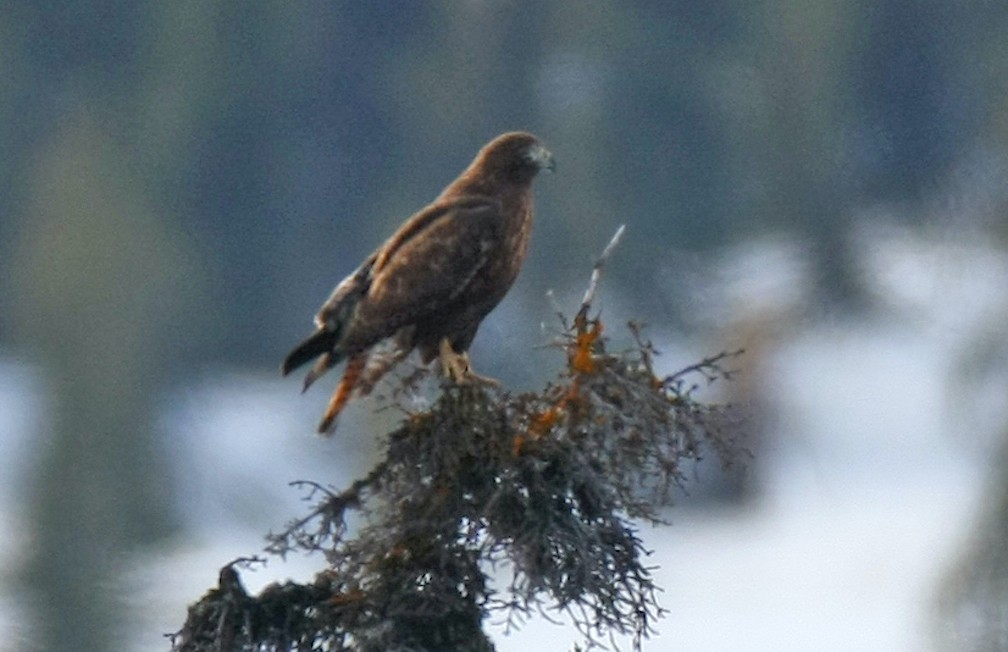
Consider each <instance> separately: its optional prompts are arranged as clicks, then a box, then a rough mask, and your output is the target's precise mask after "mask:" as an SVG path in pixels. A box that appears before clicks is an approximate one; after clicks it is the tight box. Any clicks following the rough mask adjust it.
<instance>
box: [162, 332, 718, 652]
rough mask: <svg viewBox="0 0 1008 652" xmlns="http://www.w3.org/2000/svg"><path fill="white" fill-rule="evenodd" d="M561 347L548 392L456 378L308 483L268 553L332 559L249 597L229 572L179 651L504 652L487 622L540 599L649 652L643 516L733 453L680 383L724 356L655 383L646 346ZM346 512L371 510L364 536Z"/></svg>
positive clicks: (651, 599) (583, 341) (652, 607)
mask: <svg viewBox="0 0 1008 652" xmlns="http://www.w3.org/2000/svg"><path fill="white" fill-rule="evenodd" d="M633 330H634V333H635V334H636V333H637V330H636V329H635V328H634V329H633ZM560 344H561V346H563V347H564V348H565V349H566V351H567V354H568V366H567V369H566V370H565V371H564V372H563V373H562V374H561V376H560V377H559V378H558V379H557V381H556V382H555V383H553V384H551V385H550V386H548V387H547V388H546V389H545V390H544V391H543V392H541V393H538V394H534V393H529V394H522V395H518V396H512V395H511V394H508V393H506V392H503V391H500V390H497V389H493V388H487V387H483V386H477V385H446V386H445V387H444V390H443V392H442V394H441V397H440V399H439V400H438V401H437V402H436V403H435V404H434V405H433V406H432V407H431V408H430V409H429V410H425V411H422V412H417V413H414V414H410V415H408V417H407V418H406V419H405V420H404V422H403V423H402V425H401V426H400V427H399V428H398V429H397V430H396V431H394V432H392V433H391V434H390V435H388V446H387V451H386V455H385V457H384V459H383V460H382V461H381V462H380V463H379V464H378V465H377V467H376V468H374V469H373V470H372V471H371V473H370V474H368V475H367V476H366V477H365V478H363V479H361V480H358V481H357V482H355V483H354V484H353V486H351V487H350V488H349V489H347V490H346V491H344V492H342V493H336V492H334V491H332V490H330V489H328V488H325V487H323V486H321V485H317V484H314V483H300V484H302V485H304V486H307V487H309V488H310V489H311V491H312V492H314V495H313V496H312V498H314V499H315V504H314V508H313V509H312V510H311V511H310V513H309V514H307V515H306V516H305V517H304V518H301V519H299V520H297V521H295V522H293V523H292V524H290V525H289V527H288V528H287V529H286V530H284V531H283V532H281V533H279V534H271V535H270V536H269V538H268V540H269V545H268V547H267V551H268V552H269V553H270V554H273V555H279V556H284V555H286V554H287V553H289V552H295V551H296V552H305V551H307V552H320V553H323V554H324V555H325V558H326V559H327V561H328V567H327V568H326V569H325V570H323V571H321V572H320V573H319V574H318V575H317V576H316V578H315V581H314V583H312V584H311V585H305V586H301V585H297V584H294V583H288V584H286V585H283V586H279V585H273V586H270V587H267V588H266V589H265V590H264V591H263V592H262V593H261V594H260V595H258V596H255V597H252V596H248V595H247V594H245V592H244V591H243V590H241V588H240V584H238V582H237V574H236V573H235V571H234V570H233V569H232V568H231V567H227V568H225V570H224V572H223V574H222V578H224V581H222V587H221V588H218V589H215V590H213V591H211V592H209V593H208V594H207V595H206V596H204V598H203V599H202V600H201V601H200V602H199V603H197V604H196V605H194V606H192V607H191V608H190V611H189V618H188V620H187V622H186V625H185V627H184V628H183V629H182V631H181V632H180V633H179V634H177V635H176V636H175V638H174V649H175V650H178V651H179V652H182V651H185V652H197V651H204V650H218V649H245V650H367V651H372V650H373V651H379V650H382V651H385V650H472V651H482V650H492V649H493V645H492V643H491V642H490V640H489V638H488V637H487V635H486V634H485V633H484V632H483V629H482V624H483V621H484V620H485V618H486V616H487V615H489V614H491V613H494V612H501V613H504V614H506V615H507V618H508V619H509V620H510V621H511V622H514V623H515V624H517V623H520V622H521V621H522V620H524V619H525V618H527V617H529V616H531V615H533V614H534V613H536V612H538V611H539V610H540V609H541V608H542V607H545V608H549V609H556V610H559V611H564V612H566V613H568V614H569V615H570V617H571V618H572V619H573V621H574V622H575V623H576V625H577V627H578V629H579V630H580V633H581V635H582V637H583V638H584V643H585V644H587V645H588V646H589V647H590V646H592V645H599V644H601V641H603V640H609V639H610V637H611V636H612V635H614V634H619V635H622V636H629V637H630V639H631V640H632V641H633V646H634V648H635V649H639V648H640V645H641V642H642V639H643V638H644V637H645V636H647V635H648V634H649V633H650V632H652V625H653V622H654V620H655V618H657V617H658V616H659V615H661V613H662V610H661V607H660V606H659V605H658V602H657V600H656V597H655V593H656V591H657V587H656V586H655V585H654V583H653V581H652V578H651V569H650V568H649V567H648V566H647V564H646V558H647V556H648V550H647V549H646V548H645V546H644V544H643V542H642V541H641V539H640V538H639V537H638V534H637V529H636V526H635V525H634V522H633V521H632V520H631V519H643V520H645V521H651V522H655V523H656V522H658V521H659V518H658V511H657V510H658V509H660V508H661V507H662V506H663V505H665V504H667V503H668V501H669V499H670V491H671V490H672V488H673V487H675V486H676V484H677V483H678V482H680V480H681V479H682V475H681V471H680V468H681V462H682V461H683V460H684V459H687V458H695V457H696V456H697V455H698V449H699V448H700V444H701V441H705V442H707V443H711V442H712V443H713V444H714V447H715V448H716V449H718V450H720V451H725V450H727V448H726V446H727V445H728V443H727V442H725V441H724V440H723V439H722V438H721V436H720V435H719V434H718V433H719V431H718V428H717V424H718V423H723V421H722V418H723V411H722V410H721V409H720V408H716V407H710V406H706V405H703V404H700V403H698V402H696V401H694V400H693V398H692V397H691V386H689V385H687V384H686V382H685V376H686V374H689V373H698V374H703V375H704V376H706V378H707V380H713V379H715V378H720V377H724V376H727V375H728V373H727V372H726V371H725V370H724V369H723V368H722V367H721V366H720V365H719V363H720V362H721V361H722V360H723V359H724V358H725V357H726V356H727V354H723V355H721V356H717V357H715V358H711V359H708V360H704V361H702V362H701V363H699V364H698V365H694V366H692V367H689V368H688V369H686V370H684V371H683V372H681V373H679V374H675V375H673V376H670V377H666V378H658V377H656V376H655V374H654V372H653V370H652V367H651V356H652V351H651V347H650V345H649V344H648V343H647V342H645V341H643V340H641V339H640V338H639V337H638V338H637V346H636V347H635V348H634V349H633V350H631V351H629V352H624V353H621V354H610V353H608V352H607V351H606V350H605V341H604V339H603V338H602V337H601V324H600V323H599V322H597V321H588V320H585V319H584V318H583V317H582V318H580V319H577V320H575V326H574V327H572V328H571V329H569V330H568V332H567V335H566V336H565V337H564V338H563V341H562V342H560ZM351 510H353V511H359V512H361V513H362V514H363V515H364V516H365V517H366V518H365V524H364V525H363V526H362V527H361V528H360V529H359V530H358V531H356V532H355V533H354V535H353V536H352V537H351V536H349V535H348V530H347V516H348V512H350V511H351ZM499 568H507V569H508V571H509V575H507V574H504V575H506V576H509V577H510V578H511V579H510V582H509V583H507V582H505V585H503V586H501V585H498V584H495V582H494V580H493V579H492V577H495V575H494V570H495V569H499ZM496 577H498V578H499V577H500V575H496Z"/></svg>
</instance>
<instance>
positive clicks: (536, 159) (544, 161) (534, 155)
mask: <svg viewBox="0 0 1008 652" xmlns="http://www.w3.org/2000/svg"><path fill="white" fill-rule="evenodd" d="M528 156H529V159H530V160H531V161H532V162H533V163H535V165H536V167H538V168H539V169H540V170H546V171H547V172H553V171H554V170H556V161H554V160H553V155H552V154H551V153H550V151H549V150H548V149H546V148H545V147H543V146H542V145H537V146H536V147H533V148H532V150H531V151H530V152H529V153H528Z"/></svg>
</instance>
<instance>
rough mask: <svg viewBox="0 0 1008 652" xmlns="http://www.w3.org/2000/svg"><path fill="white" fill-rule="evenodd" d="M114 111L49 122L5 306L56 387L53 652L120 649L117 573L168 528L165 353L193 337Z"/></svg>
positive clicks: (171, 243)
mask: <svg viewBox="0 0 1008 652" xmlns="http://www.w3.org/2000/svg"><path fill="white" fill-rule="evenodd" d="M105 117H106V116H105V114H103V113H101V112H100V111H98V110H92V111H88V110H87V109H82V110H81V111H79V112H78V113H77V114H76V115H74V116H72V117H71V116H67V118H66V121H65V123H64V124H63V125H61V129H60V130H59V131H57V132H56V133H54V134H53V137H52V141H51V143H50V144H49V146H48V147H47V148H46V149H45V150H44V151H43V152H42V153H41V155H40V157H39V160H38V169H37V170H35V171H34V172H35V174H34V175H33V179H34V183H33V186H32V188H31V189H30V192H29V193H28V197H29V200H28V205H27V207H26V215H28V216H29V218H30V219H29V220H28V221H27V222H26V224H25V225H24V227H23V228H22V229H21V232H20V234H19V237H18V239H17V242H16V243H15V245H14V252H13V259H12V261H11V265H10V269H11V271H12V277H11V281H12V283H13V286H12V287H11V288H10V289H11V290H12V296H13V301H12V302H11V305H10V310H11V314H10V315H9V318H10V320H11V321H12V323H13V325H14V330H15V333H16V336H17V340H18V341H19V342H20V343H21V344H22V345H23V347H24V348H25V349H26V350H29V351H31V352H32V353H33V354H34V355H35V356H36V358H37V360H38V361H39V363H40V364H41V366H42V367H43V368H44V369H45V371H46V377H47V379H48V380H47V384H48V385H49V386H50V387H51V390H52V392H51V398H50V405H51V406H52V410H51V412H50V413H49V414H48V415H46V418H44V419H43V420H42V421H43V422H44V423H45V424H46V431H45V433H44V435H43V436H44V437H45V441H44V443H43V444H42V445H40V447H39V462H38V470H37V473H36V476H35V482H34V486H33V487H32V491H31V496H30V504H29V505H27V506H26V514H27V515H28V517H29V520H30V522H31V526H32V529H33V533H32V534H33V535H32V537H31V540H32V547H31V551H30V554H29V562H28V569H27V571H26V574H25V576H24V581H25V587H26V589H30V590H31V592H33V593H35V594H36V595H34V596H33V598H34V599H32V600H27V601H26V602H27V603H29V604H33V605H37V607H38V608H39V609H40V610H41V612H42V613H39V614H36V615H37V616H38V617H39V619H40V620H39V622H40V625H41V627H39V628H37V629H36V630H34V631H36V632H38V634H37V636H38V639H39V640H38V641H37V643H38V644H39V646H40V649H47V650H69V649H73V650H94V651H98V650H108V649H113V648H115V647H116V645H115V641H116V638H115V633H116V628H115V625H116V624H117V622H119V621H120V620H122V619H123V618H125V617H126V615H125V614H123V613H122V611H121V610H122V607H123V605H121V604H115V603H114V600H113V599H112V595H113V594H112V592H111V585H112V584H113V583H114V579H115V578H116V577H117V571H119V570H121V568H122V564H123V563H124V561H125V559H124V555H126V554H128V553H129V551H130V550H131V549H134V548H136V547H137V546H140V545H143V544H145V543H149V542H151V541H153V540H156V539H157V538H159V537H163V536H164V535H165V534H167V533H168V531H169V527H170V522H171V517H170V511H169V510H168V503H169V500H170V497H171V489H170V487H169V486H168V484H167V475H166V472H165V469H164V457H165V455H164V449H163V446H162V444H160V443H159V440H158V438H157V437H156V433H155V429H154V427H153V422H152V419H151V414H152V412H153V410H152V408H153V404H152V401H153V399H155V397H156V393H155V390H156V389H157V388H158V387H159V386H160V384H161V382H163V381H162V376H163V375H164V373H165V371H166V367H167V364H166V361H167V360H169V359H171V356H173V355H174V354H175V353H176V352H179V351H184V350H185V349H186V347H187V343H186V341H185V340H184V338H183V337H182V336H181V333H182V332H183V331H181V329H180V328H179V325H180V324H181V323H182V322H184V321H185V320H186V319H187V315H188V313H189V312H190V311H192V310H193V309H194V308H195V306H194V305H193V304H192V303H191V301H190V300H191V299H192V298H193V294H192V293H193V291H194V289H195V287H194V286H196V287H198V285H199V280H198V278H199V277H198V275H197V274H196V271H197V270H196V266H195V265H194V261H193V260H192V258H191V256H190V255H189V254H188V252H187V248H186V244H185V241H184V240H183V239H182V238H181V237H180V236H179V234H178V233H176V232H173V231H172V230H171V229H170V227H169V223H168V222H167V221H165V220H163V219H161V218H160V216H159V215H158V214H157V210H156V209H154V208H153V207H151V206H150V205H148V204H147V202H146V201H145V199H144V197H143V195H142V193H140V192H138V189H137V184H136V180H135V179H134V178H133V175H132V173H131V169H130V167H129V165H128V164H126V160H127V157H125V156H124V154H123V150H122V149H121V146H120V145H119V144H118V143H117V142H116V140H117V139H116V135H115V134H114V133H112V132H111V131H109V130H108V128H107V125H106V123H105V120H104V118H105ZM103 587H104V588H103ZM113 607H114V608H113ZM113 614H118V615H116V616H114V615H113Z"/></svg>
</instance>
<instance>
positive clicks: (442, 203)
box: [281, 132, 553, 433]
mask: <svg viewBox="0 0 1008 652" xmlns="http://www.w3.org/2000/svg"><path fill="white" fill-rule="evenodd" d="M543 169H548V170H552V169H553V157H552V155H551V154H550V153H549V151H548V150H547V149H546V148H545V147H544V146H543V144H542V143H541V142H539V139H538V138H536V137H535V136H533V135H532V134H528V133H524V132H512V133H507V134H503V135H501V136H498V137H497V138H495V139H494V140H492V141H490V142H489V143H488V144H487V145H485V146H484V147H483V149H481V150H480V151H479V153H478V154H477V155H476V158H475V159H474V160H473V162H472V163H471V164H470V165H469V167H468V168H466V169H465V170H464V171H463V172H462V174H461V175H459V177H458V178H457V179H455V181H453V182H452V183H451V184H449V185H448V187H447V188H445V189H444V190H443V191H442V192H441V194H440V195H438V197H437V199H435V200H434V201H433V202H432V203H431V204H430V205H428V206H427V207H426V208H424V209H423V210H421V211H420V212H418V213H417V214H415V215H414V216H413V217H411V218H409V219H408V220H406V222H405V223H404V224H403V225H402V226H401V227H399V230H398V231H396V232H395V233H394V234H393V235H392V237H391V238H389V239H388V240H387V241H385V244H383V245H382V246H381V247H379V248H378V250H377V251H375V252H374V253H373V254H371V255H370V256H368V257H367V259H366V260H365V261H364V263H363V264H362V265H361V266H360V267H358V268H357V270H356V271H354V272H353V273H352V274H350V275H349V276H347V277H346V278H345V279H343V280H342V281H341V282H340V284H339V285H337V286H336V289H335V290H333V293H332V295H331V296H330V297H329V299H328V300H327V301H326V302H325V303H324V304H322V308H321V309H320V310H319V312H318V314H317V315H316V316H315V325H316V328H317V329H316V331H315V332H314V333H313V334H312V335H311V336H310V337H309V338H308V339H306V340H305V341H304V342H302V343H301V344H299V345H298V346H297V347H296V348H295V349H294V350H293V351H291V352H290V354H289V355H288V356H287V358H286V359H285V360H284V361H283V365H282V367H281V371H282V373H283V374H284V375H287V374H288V373H290V372H291V371H292V370H294V369H296V368H298V367H300V366H301V365H303V364H305V363H306V362H308V361H309V360H312V359H313V358H318V360H317V361H316V362H315V365H314V366H313V367H312V369H311V371H309V372H308V375H307V376H306V377H305V382H304V389H308V387H309V386H310V385H311V384H312V383H313V382H314V381H315V380H316V379H317V378H318V377H319V376H321V375H322V374H324V373H325V372H326V371H328V370H329V369H330V368H332V367H333V366H335V365H336V364H338V363H339V362H340V361H341V360H343V359H346V360H347V367H346V371H345V372H344V375H343V379H342V380H341V381H340V383H339V385H338V386H337V388H336V391H335V392H334V393H333V396H332V399H331V400H330V401H329V406H328V408H327V409H326V412H325V415H324V416H323V417H322V421H321V423H320V424H319V432H320V433H327V432H329V431H330V430H331V428H332V425H333V423H334V422H335V420H336V416H337V415H338V414H339V412H340V410H341V409H342V408H343V406H344V405H345V404H346V402H347V401H348V400H349V399H350V397H351V395H352V394H353V392H354V390H357V391H358V393H360V394H366V393H368V392H369V391H370V390H371V388H372V387H373V386H374V384H375V383H376V382H377V381H378V379H379V378H380V377H381V376H382V375H383V374H384V373H385V372H386V371H388V370H389V369H390V368H391V367H392V366H393V365H395V364H396V363H397V362H399V361H400V360H402V359H403V358H404V357H406V356H407V355H408V354H409V353H410V351H412V350H413V349H414V348H415V349H417V350H419V352H420V357H421V359H422V360H423V362H424V363H425V364H427V363H429V362H431V361H432V360H433V359H434V358H435V357H440V360H441V364H442V369H443V371H444V373H445V374H446V375H448V376H449V377H451V378H452V379H453V380H455V381H456V382H460V381H465V380H467V379H478V378H479V377H478V376H476V375H475V374H473V373H472V371H471V370H470V368H469V358H468V354H467V353H466V352H467V351H468V349H469V345H470V344H471V343H472V341H473V338H474V337H475V336H476V329H477V328H479V325H480V322H481V321H482V320H483V318H484V317H486V316H487V314H488V313H489V312H490V311H491V310H493V308H494V306H496V305H497V304H498V302H500V300H501V299H502V298H504V295H505V294H506V293H507V291H508V289H509V288H510V287H511V284H512V283H513V282H514V280H515V277H516V276H517V275H518V270H519V269H520V268H521V265H522V262H523V261H524V260H525V254H526V253H527V252H528V244H529V234H530V232H531V230H532V179H534V178H535V176H536V174H537V173H538V172H539V171H540V170H543ZM386 340H388V341H390V342H391V343H392V349H391V351H385V352H382V353H380V354H379V353H376V354H375V355H374V356H372V353H373V352H374V349H375V348H376V345H378V344H380V343H382V342H384V341H386ZM369 356H370V357H371V358H372V359H370V360H369Z"/></svg>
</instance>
